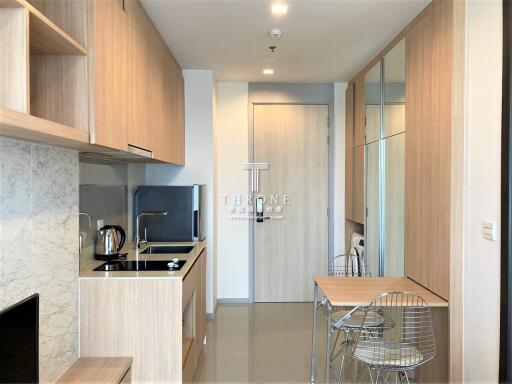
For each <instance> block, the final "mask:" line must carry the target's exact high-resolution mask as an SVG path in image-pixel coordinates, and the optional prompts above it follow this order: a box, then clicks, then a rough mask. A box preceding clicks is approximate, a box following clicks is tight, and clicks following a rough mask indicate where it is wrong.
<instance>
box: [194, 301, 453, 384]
mask: <svg viewBox="0 0 512 384" xmlns="http://www.w3.org/2000/svg"><path fill="white" fill-rule="evenodd" d="M432 311H433V317H434V324H436V327H435V332H436V344H437V347H438V356H437V358H436V359H435V360H434V361H433V362H430V363H428V364H426V365H424V366H422V367H421V368H418V369H416V371H415V373H410V376H409V377H410V379H411V383H412V382H417V383H440V382H448V360H449V357H448V348H447V343H446V340H447V327H448V319H447V318H448V316H447V311H446V309H445V308H434V309H433V310H432ZM312 319H313V314H312V304H311V303H286V304H284V303H258V304H237V305H235V304H230V305H227V304H223V305H219V306H218V308H217V314H216V319H215V320H211V321H208V329H207V344H206V345H205V348H204V350H203V354H202V356H201V360H200V362H199V367H198V369H197V372H196V376H195V378H194V382H195V383H203V384H207V383H231V384H235V383H283V384H284V383H309V382H310V374H311V373H310V372H311V371H310V369H311V328H312ZM318 319H319V324H318V332H317V335H318V336H317V337H318V381H317V382H318V383H323V382H325V379H324V378H325V375H324V372H325V335H326V329H325V328H326V319H325V317H324V316H322V315H319V317H318ZM348 361H349V364H348V365H347V363H345V367H344V369H343V380H342V382H343V383H370V382H371V381H370V377H369V375H368V371H367V369H366V368H365V366H363V365H362V364H356V363H355V362H354V361H353V360H351V359H349V360H348ZM339 366H340V359H337V360H336V361H335V362H334V363H333V364H332V368H331V383H336V382H337V379H338V377H337V374H338V371H339ZM394 380H395V377H394V376H393V375H391V376H390V379H389V381H388V382H394Z"/></svg>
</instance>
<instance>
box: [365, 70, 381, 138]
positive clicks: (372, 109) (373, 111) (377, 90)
mask: <svg viewBox="0 0 512 384" xmlns="http://www.w3.org/2000/svg"><path fill="white" fill-rule="evenodd" d="M381 78H382V77H381V60H380V61H379V62H378V63H377V64H375V65H374V66H373V68H372V69H370V70H369V71H368V72H367V73H366V74H365V75H364V98H365V142H366V143H367V144H368V143H373V142H375V141H377V140H380V138H381V88H382V87H381Z"/></svg>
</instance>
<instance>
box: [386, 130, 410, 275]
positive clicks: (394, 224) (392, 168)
mask: <svg viewBox="0 0 512 384" xmlns="http://www.w3.org/2000/svg"><path fill="white" fill-rule="evenodd" d="M384 152H385V154H384V156H383V157H384V164H385V166H384V177H383V180H384V191H383V192H384V193H383V207H382V212H383V220H382V226H383V235H384V241H383V245H384V257H383V259H384V276H390V277H391V276H392V277H400V276H404V213H405V212H404V207H405V202H404V199H405V133H401V134H398V135H394V136H390V137H388V138H386V139H384Z"/></svg>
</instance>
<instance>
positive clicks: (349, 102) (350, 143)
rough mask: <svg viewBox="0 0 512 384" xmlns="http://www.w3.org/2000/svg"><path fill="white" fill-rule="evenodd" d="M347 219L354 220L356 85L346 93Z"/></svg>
mask: <svg viewBox="0 0 512 384" xmlns="http://www.w3.org/2000/svg"><path fill="white" fill-rule="evenodd" d="M345 218H347V219H349V220H354V83H352V82H350V83H349V84H348V88H347V91H346V92H345Z"/></svg>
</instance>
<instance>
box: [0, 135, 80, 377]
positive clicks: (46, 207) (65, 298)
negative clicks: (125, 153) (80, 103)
mask: <svg viewBox="0 0 512 384" xmlns="http://www.w3.org/2000/svg"><path fill="white" fill-rule="evenodd" d="M78 177H79V166H78V153H77V152H75V151H70V150H65V149H60V148H54V147H49V146H44V145H37V144H31V143H26V142H21V141H15V140H10V139H5V138H0V310H1V309H3V308H5V307H7V306H9V305H12V304H14V303H16V302H18V301H20V300H22V299H23V298H25V297H27V296H29V295H31V294H32V293H35V292H38V293H39V294H40V304H39V305H40V307H39V361H40V363H39V366H40V368H39V369H40V382H41V383H46V382H54V381H55V380H56V379H57V378H58V377H59V376H60V375H61V374H62V373H63V372H64V371H65V370H66V369H67V368H68V367H69V366H70V365H71V364H72V363H73V362H74V361H75V360H76V358H77V357H78V353H79V351H78V337H79V335H78V206H79V203H78V196H79V192H78Z"/></svg>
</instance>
